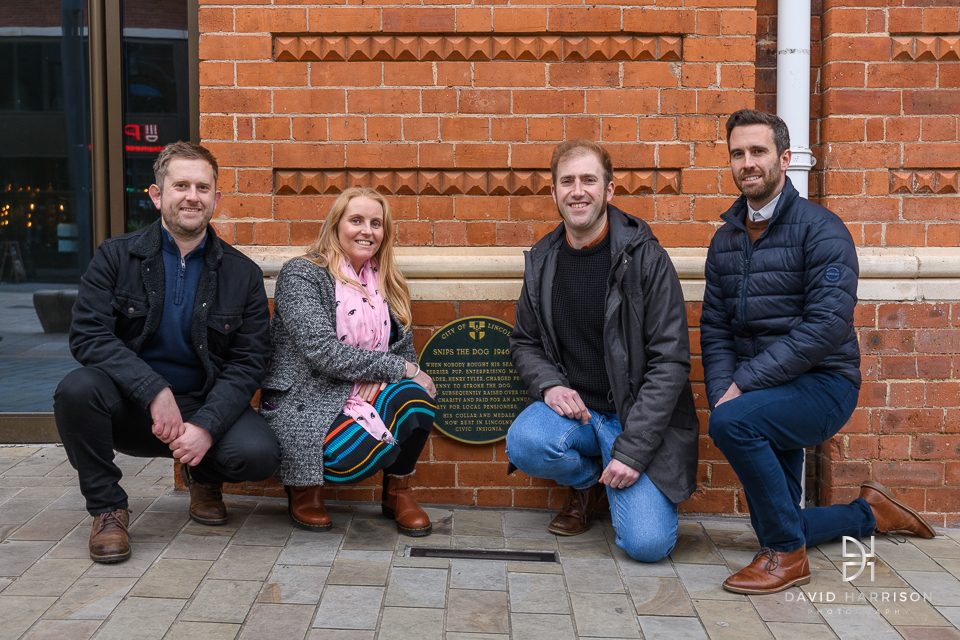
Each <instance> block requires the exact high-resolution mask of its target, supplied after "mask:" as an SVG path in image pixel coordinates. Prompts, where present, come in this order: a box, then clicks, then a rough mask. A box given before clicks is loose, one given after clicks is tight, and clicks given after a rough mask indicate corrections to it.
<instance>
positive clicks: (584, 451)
mask: <svg viewBox="0 0 960 640" xmlns="http://www.w3.org/2000/svg"><path fill="white" fill-rule="evenodd" d="M591 414H592V417H591V418H590V420H589V421H588V422H587V424H581V423H580V422H578V421H576V420H571V419H570V418H565V417H563V416H561V415H558V414H557V413H556V412H555V411H554V410H553V409H551V408H550V407H548V406H547V405H546V404H544V403H543V402H535V403H534V404H532V405H530V406H529V407H527V408H526V409H524V410H523V412H522V413H521V414H520V415H519V416H517V419H516V420H514V421H513V424H512V425H511V426H510V430H509V431H508V432H507V456H509V458H510V461H511V462H512V463H513V464H514V465H516V466H517V468H518V469H520V470H521V471H523V472H524V473H526V474H527V475H530V476H534V477H537V478H549V479H551V480H555V481H556V482H558V483H560V484H562V485H567V486H570V487H573V488H574V489H587V488H589V487H592V486H593V485H595V484H596V483H597V481H598V480H599V479H600V474H601V473H603V469H604V468H605V467H606V466H607V464H609V463H610V452H611V451H612V450H613V441H614V440H615V439H616V437H617V436H618V435H620V433H622V432H623V428H622V427H621V426H620V420H619V419H618V418H617V415H616V414H615V413H603V412H599V411H591ZM601 461H602V462H601ZM607 498H608V499H609V501H610V516H611V518H612V519H613V528H614V530H616V532H617V545H618V546H619V547H620V548H621V549H623V550H624V551H626V552H627V553H628V554H629V555H630V557H632V558H634V559H636V560H641V561H643V562H656V561H657V560H660V559H662V558H664V557H666V556H667V554H669V553H670V552H671V551H672V550H673V547H674V545H675V544H676V543H677V505H676V504H674V503H673V502H670V500H669V498H667V497H666V496H665V495H663V493H662V492H661V491H660V490H659V489H657V487H656V486H655V485H654V484H653V483H652V482H650V479H649V478H648V477H647V474H645V473H643V474H640V479H639V480H637V481H636V482H635V483H634V484H632V485H630V486H629V487H627V488H626V489H614V488H611V487H607Z"/></svg>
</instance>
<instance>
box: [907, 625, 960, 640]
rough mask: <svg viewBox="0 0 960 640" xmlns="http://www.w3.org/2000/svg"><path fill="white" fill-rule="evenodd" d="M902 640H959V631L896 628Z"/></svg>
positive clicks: (941, 628) (930, 628) (950, 629)
mask: <svg viewBox="0 0 960 640" xmlns="http://www.w3.org/2000/svg"><path fill="white" fill-rule="evenodd" d="M897 631H898V632H899V633H900V635H901V636H903V638H904V640H960V631H958V630H957V629H954V628H952V627H950V628H947V627H938V628H933V627H897Z"/></svg>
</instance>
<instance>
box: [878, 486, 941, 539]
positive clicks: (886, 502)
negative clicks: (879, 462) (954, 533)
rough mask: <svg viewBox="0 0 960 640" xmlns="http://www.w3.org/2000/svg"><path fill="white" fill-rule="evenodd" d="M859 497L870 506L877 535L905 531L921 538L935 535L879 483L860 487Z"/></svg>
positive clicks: (913, 512) (923, 521) (928, 526)
mask: <svg viewBox="0 0 960 640" xmlns="http://www.w3.org/2000/svg"><path fill="white" fill-rule="evenodd" d="M860 497H861V498H863V499H864V500H866V501H867V503H869V504H870V509H871V510H872V511H873V517H874V518H876V519H877V532H878V533H886V532H888V531H900V532H901V533H902V532H904V531H905V532H907V533H912V534H913V535H915V536H920V537H921V538H933V537H934V536H936V535H937V532H936V531H934V530H933V527H931V526H930V525H929V524H927V522H926V521H925V520H924V519H923V518H921V517H920V514H919V513H917V512H916V511H914V510H913V509H911V508H910V507H908V506H907V505H905V504H903V503H902V502H900V501H899V500H897V499H896V498H894V497H893V494H892V493H890V490H889V489H887V488H886V487H885V486H883V485H882V484H880V483H879V482H873V481H870V482H864V483H863V484H862V485H860Z"/></svg>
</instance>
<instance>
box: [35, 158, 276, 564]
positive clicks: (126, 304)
mask: <svg viewBox="0 0 960 640" xmlns="http://www.w3.org/2000/svg"><path fill="white" fill-rule="evenodd" d="M154 173H155V176H156V181H157V182H156V184H154V185H152V186H151V187H150V197H151V199H152V200H153V202H154V204H155V205H156V206H157V208H158V209H160V216H161V219H160V220H159V221H157V222H155V223H154V224H152V225H150V226H149V227H146V228H145V229H142V230H140V231H136V232H134V233H128V234H126V235H123V236H120V237H117V238H112V239H110V240H107V241H105V242H104V243H103V244H101V245H100V247H99V248H98V249H97V253H96V255H95V256H94V258H93V260H92V261H91V263H90V266H89V267H88V269H87V272H86V273H85V274H84V276H83V278H82V280H81V283H80V292H79V294H78V296H77V302H76V305H75V306H74V308H73V323H72V325H71V327H70V349H71V351H72V353H73V355H74V357H75V358H76V359H77V361H78V362H79V363H80V364H81V365H83V366H82V367H81V368H79V369H76V370H74V371H72V372H71V373H69V374H68V375H67V376H66V377H65V378H64V379H63V381H62V382H61V383H60V386H59V387H57V391H56V394H55V395H54V415H55V417H56V421H57V429H58V430H59V432H60V438H61V440H62V441H63V444H64V447H65V448H66V451H67V456H68V458H69V460H70V464H72V465H73V467H74V468H75V469H76V470H77V472H78V474H79V477H80V491H81V492H82V493H83V496H84V498H85V499H86V503H87V511H88V512H89V513H90V515H92V516H93V517H94V521H93V530H92V531H91V533H90V557H91V558H92V559H93V560H95V561H96V562H103V563H111V562H120V561H122V560H126V559H127V558H129V557H130V541H129V536H128V534H127V525H128V523H129V509H128V508H127V506H128V504H127V494H126V492H125V491H124V490H123V489H122V488H121V487H120V484H119V482H120V478H121V476H122V473H121V471H120V468H119V467H118V466H117V465H116V464H115V463H114V450H115V449H116V450H117V451H120V452H122V453H126V454H128V455H133V456H146V457H155V456H167V457H173V458H176V459H177V460H179V461H180V463H181V471H182V473H183V477H184V481H185V482H186V483H187V484H188V486H189V487H190V517H191V518H193V519H194V520H195V521H197V522H200V523H202V524H207V525H220V524H224V523H225V522H226V521H227V510H226V506H225V505H224V503H223V498H222V494H221V488H222V484H223V483H224V482H242V481H246V480H263V479H265V478H267V477H269V476H270V475H271V474H272V473H273V471H274V470H275V469H276V468H277V466H279V463H280V450H279V445H278V444H277V440H276V438H275V437H274V435H273V432H272V431H270V429H269V427H267V425H266V423H265V422H264V421H263V420H262V419H261V418H260V416H259V415H258V414H257V413H256V412H255V411H254V410H253V409H252V408H251V407H250V399H251V397H252V396H253V394H254V393H255V392H256V390H257V389H258V388H259V386H260V382H261V380H262V379H263V376H264V373H265V371H266V363H267V359H268V358H269V356H270V337H269V333H268V327H269V319H270V314H269V309H268V307H267V298H266V295H265V293H264V289H263V274H262V273H261V271H260V269H259V268H258V267H257V266H256V265H255V264H254V263H253V262H252V261H251V260H250V259H248V258H247V257H245V256H244V255H243V254H241V253H240V252H239V251H237V250H236V249H234V248H233V247H231V246H229V245H227V244H226V243H224V242H223V241H222V240H220V239H219V238H218V237H217V235H216V233H214V231H213V229H212V228H210V226H209V223H210V218H211V217H212V216H213V212H214V210H215V209H216V206H217V203H218V202H219V201H220V192H219V191H217V188H216V184H217V162H216V160H215V159H214V157H213V155H212V154H211V153H210V152H209V151H208V150H207V149H205V148H203V147H201V146H199V145H195V144H191V143H187V142H175V143H172V144H169V145H167V146H166V147H165V148H164V150H163V152H162V153H161V154H160V157H159V158H157V161H156V163H155V164H154Z"/></svg>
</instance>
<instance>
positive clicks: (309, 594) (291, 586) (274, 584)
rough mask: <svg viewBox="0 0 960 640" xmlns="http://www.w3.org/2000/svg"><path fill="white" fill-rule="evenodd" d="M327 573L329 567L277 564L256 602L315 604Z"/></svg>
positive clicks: (318, 600)
mask: <svg viewBox="0 0 960 640" xmlns="http://www.w3.org/2000/svg"><path fill="white" fill-rule="evenodd" d="M329 573H330V568H329V567H317V566H310V565H295V564H278V565H276V566H275V567H274V568H273V571H272V572H271V573H270V577H269V578H267V581H266V583H264V585H263V591H261V592H260V597H259V598H258V601H259V602H263V603H269V604H317V603H318V602H320V593H321V592H322V591H323V587H324V585H325V584H326V583H327V576H328V575H329Z"/></svg>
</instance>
